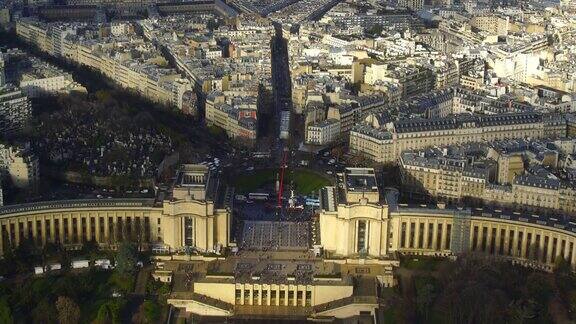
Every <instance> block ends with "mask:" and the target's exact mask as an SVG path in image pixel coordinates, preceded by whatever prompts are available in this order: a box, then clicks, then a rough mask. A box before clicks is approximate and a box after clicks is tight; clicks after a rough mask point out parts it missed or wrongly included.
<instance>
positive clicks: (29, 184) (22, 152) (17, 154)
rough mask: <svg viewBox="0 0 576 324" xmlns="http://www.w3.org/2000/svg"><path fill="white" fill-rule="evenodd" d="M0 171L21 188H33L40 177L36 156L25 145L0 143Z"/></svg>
mask: <svg viewBox="0 0 576 324" xmlns="http://www.w3.org/2000/svg"><path fill="white" fill-rule="evenodd" d="M0 171H1V172H3V173H5V174H6V175H8V176H9V177H10V179H11V181H12V183H13V184H14V186H16V187H17V188H21V189H29V188H33V187H34V186H35V185H36V184H37V182H38V180H39V178H40V173H39V162H38V158H37V157H36V156H35V155H34V154H32V153H31V152H30V150H29V149H28V148H25V147H24V148H22V147H13V146H7V145H3V144H0Z"/></svg>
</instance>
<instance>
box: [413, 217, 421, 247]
mask: <svg viewBox="0 0 576 324" xmlns="http://www.w3.org/2000/svg"><path fill="white" fill-rule="evenodd" d="M414 230H415V232H416V233H415V234H414V248H415V249H418V247H419V246H420V222H419V221H416V222H415V223H414Z"/></svg>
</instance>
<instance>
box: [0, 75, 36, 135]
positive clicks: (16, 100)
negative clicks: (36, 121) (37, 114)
mask: <svg viewBox="0 0 576 324" xmlns="http://www.w3.org/2000/svg"><path fill="white" fill-rule="evenodd" d="M31 116H32V105H31V103H30V101H29V100H28V97H27V96H26V95H25V94H24V93H23V92H22V90H20V89H19V88H16V87H13V86H4V87H2V88H0V133H1V134H2V135H4V136H6V135H12V134H16V133H19V132H21V131H22V130H23V128H24V127H25V126H26V124H27V123H28V121H29V119H30V117H31Z"/></svg>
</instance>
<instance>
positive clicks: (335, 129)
mask: <svg viewBox="0 0 576 324" xmlns="http://www.w3.org/2000/svg"><path fill="white" fill-rule="evenodd" d="M338 136H340V121H338V120H336V119H327V120H323V121H321V122H318V123H314V124H311V125H308V127H306V143H308V144H313V145H326V144H330V143H332V142H334V141H335V140H336V139H337V138H338Z"/></svg>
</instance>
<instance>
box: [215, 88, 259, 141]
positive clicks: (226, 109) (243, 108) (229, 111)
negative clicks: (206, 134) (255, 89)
mask: <svg viewBox="0 0 576 324" xmlns="http://www.w3.org/2000/svg"><path fill="white" fill-rule="evenodd" d="M205 109H206V124H207V125H208V126H216V127H219V128H221V129H223V130H224V131H226V134H227V135H228V136H229V137H230V138H236V139H239V140H246V141H248V142H253V141H254V140H256V138H257V136H258V132H257V128H258V106H257V98H255V97H250V96H247V97H237V96H234V95H230V94H228V93H226V92H219V91H213V92H212V93H210V94H209V95H208V97H207V98H206V107H205Z"/></svg>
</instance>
